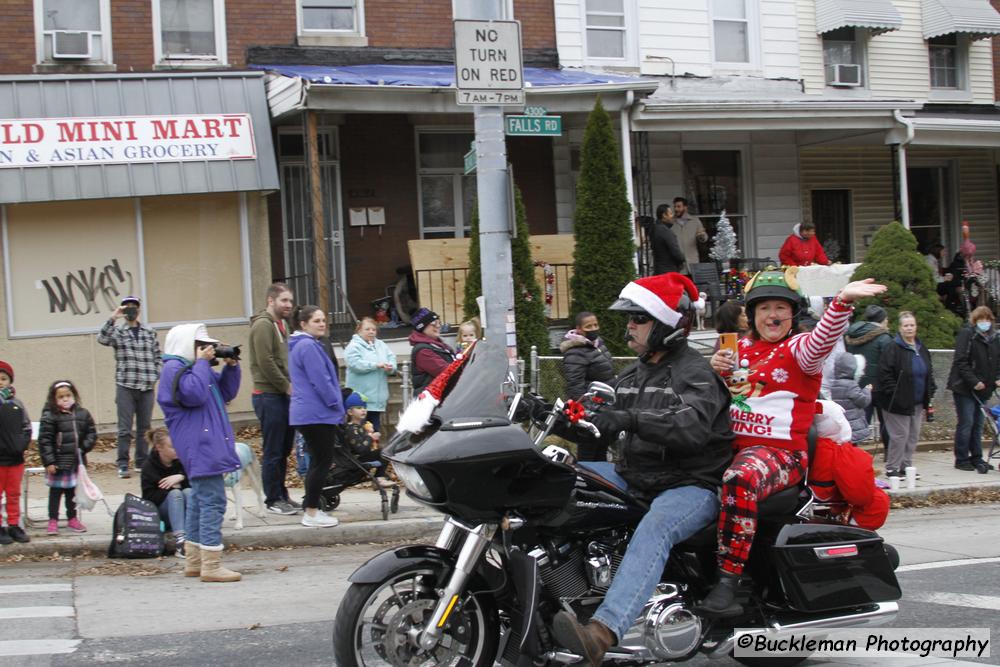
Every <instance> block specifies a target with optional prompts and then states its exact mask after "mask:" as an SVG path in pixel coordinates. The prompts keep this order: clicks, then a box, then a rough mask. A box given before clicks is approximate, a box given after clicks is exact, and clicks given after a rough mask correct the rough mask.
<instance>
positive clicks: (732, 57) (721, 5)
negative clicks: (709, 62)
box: [712, 0, 750, 63]
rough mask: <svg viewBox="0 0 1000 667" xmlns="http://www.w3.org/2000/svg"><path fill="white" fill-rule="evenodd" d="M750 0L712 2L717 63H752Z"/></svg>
mask: <svg viewBox="0 0 1000 667" xmlns="http://www.w3.org/2000/svg"><path fill="white" fill-rule="evenodd" d="M748 2H749V0H712V34H713V36H714V41H715V62H717V63H749V62H750V14H749V12H748V10H747V4H748Z"/></svg>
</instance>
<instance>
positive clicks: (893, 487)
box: [889, 475, 899, 491]
mask: <svg viewBox="0 0 1000 667" xmlns="http://www.w3.org/2000/svg"><path fill="white" fill-rule="evenodd" d="M889 490H890V491H899V478H898V477H896V476H895V475H893V476H892V477H890V478H889Z"/></svg>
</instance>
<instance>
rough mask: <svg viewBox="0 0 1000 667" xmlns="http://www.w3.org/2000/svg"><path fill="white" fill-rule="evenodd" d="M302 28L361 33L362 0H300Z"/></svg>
mask: <svg viewBox="0 0 1000 667" xmlns="http://www.w3.org/2000/svg"><path fill="white" fill-rule="evenodd" d="M300 3H301V5H302V29H303V30H320V31H324V32H350V33H360V32H361V31H360V29H359V26H360V25H361V21H359V20H358V19H359V11H360V8H359V4H360V0H300Z"/></svg>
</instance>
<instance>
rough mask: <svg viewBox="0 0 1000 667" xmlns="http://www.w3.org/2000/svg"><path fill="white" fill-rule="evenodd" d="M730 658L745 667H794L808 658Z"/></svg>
mask: <svg viewBox="0 0 1000 667" xmlns="http://www.w3.org/2000/svg"><path fill="white" fill-rule="evenodd" d="M732 658H733V660H735V661H736V662H738V663H740V664H741V665H746V666H747V667H794V665H797V664H799V663H800V662H804V661H806V660H808V659H809V658H797V657H796V658H791V657H789V658H781V657H777V658H774V657H772V658H765V657H763V656H761V657H759V658H758V657H752V656H743V657H736V656H735V655H734V656H732Z"/></svg>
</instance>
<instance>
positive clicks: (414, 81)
mask: <svg viewBox="0 0 1000 667" xmlns="http://www.w3.org/2000/svg"><path fill="white" fill-rule="evenodd" d="M250 67H251V68H252V69H258V70H266V71H267V72H268V73H269V76H268V83H267V88H268V104H269V105H270V107H271V114H272V116H274V117H275V118H278V117H281V116H284V115H286V114H288V113H291V112H294V111H301V110H303V109H316V110H323V111H340V112H351V113H358V112H370V113H386V112H390V113H391V112H407V113H421V112H430V113H442V112H445V113H456V112H463V111H468V110H469V109H468V107H460V106H458V105H457V104H456V103H455V98H454V96H453V95H447V94H444V95H443V94H442V93H450V92H452V91H454V90H455V68H454V66H453V65H351V66H346V67H329V66H319V65H250ZM524 80H525V84H526V85H525V94H526V101H527V102H529V103H531V104H544V105H545V106H546V107H547V108H549V109H550V110H553V111H589V110H590V109H591V107H592V106H593V103H594V100H593V96H594V94H595V93H604V94H608V93H611V94H612V96H611V97H605V98H604V101H605V106H610V107H611V108H612V109H614V108H616V107H620V106H621V105H622V104H624V100H625V96H626V93H628V92H630V91H642V92H649V91H653V90H656V87H657V86H658V85H659V82H658V81H657V80H655V79H642V78H636V77H628V76H622V75H618V74H606V73H594V72H587V71H584V70H573V69H560V70H553V69H544V68H540V67H525V68H524ZM615 93H619V94H620V95H618V96H615V95H613V94H615ZM609 103H610V104H609Z"/></svg>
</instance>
